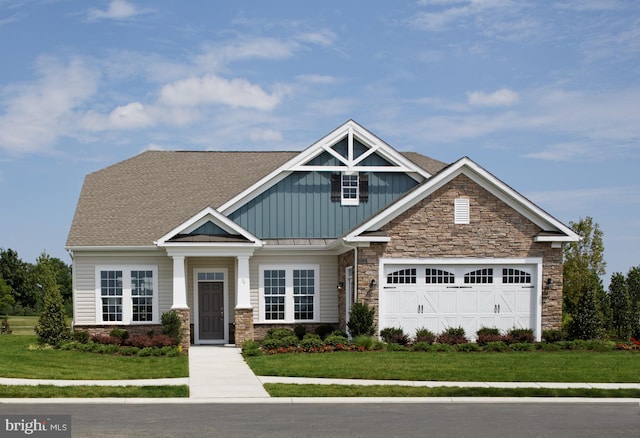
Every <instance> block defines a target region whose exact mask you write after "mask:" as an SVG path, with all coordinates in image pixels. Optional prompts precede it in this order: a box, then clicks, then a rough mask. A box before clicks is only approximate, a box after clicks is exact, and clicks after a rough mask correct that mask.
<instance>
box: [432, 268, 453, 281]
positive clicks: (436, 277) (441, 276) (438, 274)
mask: <svg viewBox="0 0 640 438" xmlns="http://www.w3.org/2000/svg"><path fill="white" fill-rule="evenodd" d="M425 274H426V283H427V284H448V283H453V282H454V281H455V276H454V275H453V274H452V273H451V272H447V271H445V270H443V269H435V268H427V270H426V273H425Z"/></svg>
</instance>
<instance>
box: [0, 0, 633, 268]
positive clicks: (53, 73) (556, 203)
mask: <svg viewBox="0 0 640 438" xmlns="http://www.w3.org/2000/svg"><path fill="white" fill-rule="evenodd" d="M0 56H1V58H0V59H1V60H2V61H1V65H2V66H1V68H0V248H4V249H8V248H11V249H13V250H15V251H17V252H18V255H19V256H20V257H21V258H22V259H23V260H25V261H28V262H34V261H35V259H36V258H37V257H38V255H39V254H41V253H42V252H46V253H47V254H50V255H52V256H54V257H58V258H61V259H62V260H64V261H65V262H67V263H70V262H71V259H70V257H69V255H68V254H67V252H66V250H65V248H64V246H65V241H66V238H67V234H68V232H69V227H70V225H71V221H72V218H73V213H74V210H75V206H76V203H77V200H78V195H79V193H80V189H81V187H82V182H83V179H84V177H85V175H87V174H88V173H91V172H94V171H96V170H100V169H102V168H104V167H107V166H109V165H112V164H114V163H117V162H119V161H121V160H124V159H127V158H129V157H132V156H134V155H137V154H139V153H141V152H143V151H145V150H150V149H154V150H230V151H242V150H303V149H305V148H306V147H308V146H310V145H311V144H312V143H314V142H315V141H316V140H318V139H320V138H321V137H323V136H324V135H325V134H327V133H329V132H330V131H332V130H333V129H334V128H336V127H338V126H340V125H341V124H342V123H344V122H346V121H347V120H349V119H353V120H355V121H356V122H358V123H360V124H361V125H363V126H364V127H365V128H367V129H369V130H370V131H372V132H373V133H374V134H376V135H377V136H378V137H380V138H381V139H382V140H384V141H385V142H387V143H388V144H390V145H391V146H393V147H394V148H396V149H397V150H399V151H416V152H420V153H422V154H424V155H427V156H430V157H432V158H436V159H439V160H442V161H445V162H453V161H456V160H457V159H459V158H461V157H463V156H468V157H469V158H471V159H472V160H474V161H475V162H477V163H478V164H480V165H481V166H483V167H484V168H485V169H487V170H488V171H489V172H491V173H492V174H493V175H495V176H496V177H497V178H499V179H500V180H502V181H504V182H505V183H507V184H508V185H509V186H511V187H512V188H514V189H515V190H517V191H518V192H520V193H521V194H522V195H524V196H526V197H527V198H529V199H530V200H531V201H533V202H534V203H536V204H537V205H538V206H540V207H541V208H543V209H544V210H546V211H547V212H548V213H550V214H551V215H553V216H554V217H555V218H557V219H558V220H560V221H562V222H563V223H565V224H569V222H577V221H579V220H580V219H582V218H585V217H587V216H590V217H592V218H593V220H594V221H595V222H596V223H597V224H598V225H599V227H600V229H601V230H602V231H603V233H604V245H605V260H606V262H607V274H606V275H605V278H606V279H608V278H609V277H610V276H611V274H612V273H614V272H622V273H624V274H626V273H627V271H628V270H629V268H631V267H633V266H638V265H640V179H639V178H638V173H639V172H640V169H639V165H640V2H639V1H637V0H549V1H537V0H530V1H528V0H417V1H410V0H385V1H382V0H361V1H358V0H353V1H344V0H340V1H334V0H323V1H321V2H320V1H316V2H300V1H277V0H274V1H269V2H266V1H259V0H256V1H242V0H239V1H234V2H229V1H205V0H191V1H188V2H176V1H161V0H113V1H110V0H106V1H92V2H87V1H79V0H20V1H18V0H0Z"/></svg>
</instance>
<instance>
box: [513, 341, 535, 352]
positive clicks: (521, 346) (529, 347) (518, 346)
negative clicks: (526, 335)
mask: <svg viewBox="0 0 640 438" xmlns="http://www.w3.org/2000/svg"><path fill="white" fill-rule="evenodd" d="M509 348H510V349H511V350H513V351H533V350H535V348H536V347H535V345H534V344H532V343H531V342H516V343H514V344H511V345H509Z"/></svg>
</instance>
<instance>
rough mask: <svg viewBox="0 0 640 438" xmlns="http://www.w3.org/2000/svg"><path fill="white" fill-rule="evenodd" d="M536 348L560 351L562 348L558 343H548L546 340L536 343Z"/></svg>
mask: <svg viewBox="0 0 640 438" xmlns="http://www.w3.org/2000/svg"><path fill="white" fill-rule="evenodd" d="M538 348H539V349H540V350H541V351H560V350H562V347H561V346H560V345H558V343H557V342H556V343H548V342H543V343H541V344H539V345H538Z"/></svg>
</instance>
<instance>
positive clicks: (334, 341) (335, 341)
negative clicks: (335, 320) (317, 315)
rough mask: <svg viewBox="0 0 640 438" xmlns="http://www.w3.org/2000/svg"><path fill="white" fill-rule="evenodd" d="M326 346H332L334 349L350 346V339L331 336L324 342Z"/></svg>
mask: <svg viewBox="0 0 640 438" xmlns="http://www.w3.org/2000/svg"><path fill="white" fill-rule="evenodd" d="M324 344H325V345H331V346H333V347H335V346H337V345H349V339H348V338H346V337H344V336H340V335H329V336H327V337H326V339H325V340H324Z"/></svg>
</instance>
